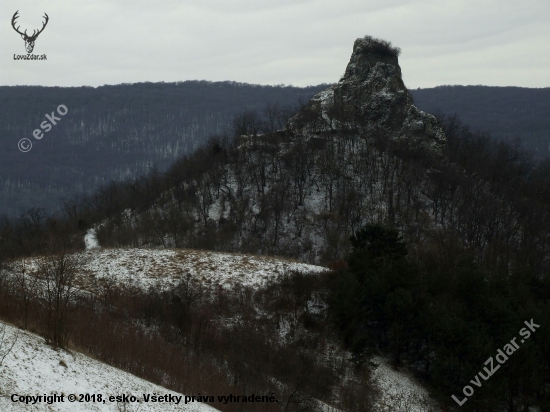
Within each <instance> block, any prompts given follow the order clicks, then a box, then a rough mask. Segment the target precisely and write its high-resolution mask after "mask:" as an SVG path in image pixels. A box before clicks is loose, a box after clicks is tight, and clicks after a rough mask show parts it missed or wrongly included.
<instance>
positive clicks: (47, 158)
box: [0, 81, 550, 215]
mask: <svg viewBox="0 0 550 412" xmlns="http://www.w3.org/2000/svg"><path fill="white" fill-rule="evenodd" d="M327 86H328V85H318V86H311V87H306V88H299V87H291V86H259V85H251V84H245V83H236V82H208V81H186V82H177V83H137V84H132V85H129V84H123V85H116V86H102V87H98V88H92V87H71V88H65V87H37V86H14V87H0V215H2V214H5V213H7V214H10V215H15V214H18V213H21V212H23V211H25V210H27V209H29V208H31V207H41V208H45V209H47V210H49V211H53V210H55V209H57V208H59V207H60V206H61V201H62V200H63V199H67V198H71V197H73V196H74V195H76V194H79V193H82V194H86V193H91V192H92V191H93V190H94V189H96V188H97V187H98V186H100V185H102V184H106V183H108V182H109V181H111V180H114V181H117V180H121V179H125V178H128V177H139V176H141V175H142V174H144V173H145V172H146V171H147V170H149V168H150V167H151V166H153V165H155V166H157V167H158V168H159V170H160V171H162V170H165V169H166V168H167V167H168V166H169V165H170V164H171V163H172V162H173V161H174V160H175V159H177V158H178V157H179V156H182V155H185V154H190V153H192V152H193V151H194V150H195V149H196V148H197V147H199V146H201V145H202V144H204V143H205V142H206V140H207V139H208V137H209V136H211V135H212V134H219V133H222V132H225V131H227V130H228V129H229V128H230V126H231V122H232V120H233V117H234V116H235V115H238V114H241V113H242V112H243V111H246V110H256V111H260V112H261V110H262V109H263V108H264V107H265V105H266V104H268V103H272V104H276V103H278V104H279V106H280V107H284V106H295V105H297V103H298V102H299V101H300V100H302V101H303V102H305V101H308V100H309V99H310V98H312V97H313V96H314V95H315V94H316V93H319V92H321V91H323V90H325V89H326V88H327ZM408 92H410V95H412V97H413V99H414V104H415V106H417V107H418V108H419V109H420V110H422V111H424V112H427V113H431V114H434V113H437V112H442V113H445V114H448V115H452V114H453V113H457V114H458V115H459V117H460V118H461V119H462V120H463V122H464V123H466V124H468V125H470V126H471V127H472V128H473V129H476V130H484V131H487V132H489V133H490V134H491V135H492V136H493V137H495V138H497V139H500V140H505V141H511V140H513V139H515V138H516V137H517V138H519V139H520V140H521V142H522V144H523V146H524V147H525V148H526V149H528V150H532V151H534V152H535V153H536V155H537V157H539V158H544V157H548V156H550V117H548V113H550V88H545V89H529V88H520V87H488V86H440V87H436V88H431V89H416V90H409V91H408ZM380 97H381V98H382V97H383V96H380ZM60 104H64V105H65V106H67V108H68V110H69V112H68V113H67V115H66V116H63V118H62V120H61V121H59V122H58V123H57V125H55V126H54V127H53V128H52V130H51V131H50V132H48V133H45V134H44V137H43V139H42V140H40V141H37V140H35V139H34V138H33V137H32V132H33V130H35V129H37V128H40V124H41V122H42V121H44V120H45V117H44V116H45V114H50V113H51V112H52V111H55V110H56V108H57V107H58V106H59V105H60ZM24 137H26V138H29V139H31V140H32V141H33V143H34V145H35V146H34V147H33V149H32V150H31V151H30V152H28V153H20V152H19V150H17V142H18V141H19V140H20V139H22V138H24Z"/></svg>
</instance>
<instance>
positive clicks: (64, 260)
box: [39, 252, 82, 348]
mask: <svg viewBox="0 0 550 412" xmlns="http://www.w3.org/2000/svg"><path fill="white" fill-rule="evenodd" d="M81 266H82V258H81V257H80V255H77V254H67V253H64V252H60V253H58V254H54V255H50V256H44V257H42V258H41V259H40V260H39V280H41V281H42V282H43V284H42V285H41V289H42V299H41V301H42V302H41V303H42V309H43V315H44V323H45V324H44V326H45V330H46V340H47V341H48V342H49V343H51V344H52V345H54V346H57V347H61V348H66V346H67V343H68V336H67V313H68V311H69V309H70V306H71V303H72V301H73V298H74V295H75V292H76V288H75V280H76V276H77V274H78V273H79V271H80V269H81Z"/></svg>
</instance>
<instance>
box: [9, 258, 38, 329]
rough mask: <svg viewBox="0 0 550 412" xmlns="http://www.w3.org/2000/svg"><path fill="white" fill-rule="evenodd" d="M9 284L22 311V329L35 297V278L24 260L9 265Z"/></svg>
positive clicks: (24, 327) (25, 326)
mask: <svg viewBox="0 0 550 412" xmlns="http://www.w3.org/2000/svg"><path fill="white" fill-rule="evenodd" d="M11 275H12V276H11V286H12V287H13V291H14V293H15V294H16V295H17V297H18V299H17V304H18V306H19V307H20V308H21V310H22V311H23V329H27V327H28V319H29V310H30V308H31V305H32V303H33V302H34V299H35V297H36V292H37V280H36V277H35V276H33V275H31V274H30V273H29V270H28V268H27V267H26V266H25V261H24V260H20V261H16V262H15V263H14V264H13V265H12V266H11Z"/></svg>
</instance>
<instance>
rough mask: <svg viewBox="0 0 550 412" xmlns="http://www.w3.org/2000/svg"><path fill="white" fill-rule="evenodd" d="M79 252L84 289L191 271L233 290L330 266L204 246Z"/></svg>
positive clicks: (164, 279)
mask: <svg viewBox="0 0 550 412" xmlns="http://www.w3.org/2000/svg"><path fill="white" fill-rule="evenodd" d="M80 255H81V257H82V261H83V267H82V269H83V270H82V275H81V276H80V278H79V280H78V285H79V288H81V289H89V288H91V287H92V282H93V281H94V280H97V279H102V280H106V281H109V282H110V283H113V284H118V285H125V286H134V287H139V288H142V289H144V290H146V289H148V288H156V289H166V288H168V287H170V286H173V285H175V284H177V282H178V281H179V280H180V279H186V278H187V276H188V275H189V277H190V280H191V281H193V282H197V283H200V284H201V285H202V286H204V287H206V288H208V289H217V288H219V287H222V288H224V289H231V288H233V287H235V286H237V285H241V286H246V287H253V288H258V287H261V286H264V285H265V284H266V283H267V282H268V281H269V280H272V279H276V278H277V277H279V276H282V275H283V274H285V273H287V272H290V271H294V270H298V271H302V272H314V273H321V272H323V271H326V270H328V269H326V268H324V267H321V266H314V265H308V264H305V263H299V262H294V261H291V260H287V259H276V258H272V257H269V256H256V255H243V254H232V253H218V252H209V251H203V250H200V251H199V250H186V249H96V248H94V249H89V250H86V251H85V252H83V253H81V254H80ZM25 265H26V267H27V270H28V272H29V273H32V272H33V271H34V270H37V269H38V265H37V262H36V260H34V259H26V260H25Z"/></svg>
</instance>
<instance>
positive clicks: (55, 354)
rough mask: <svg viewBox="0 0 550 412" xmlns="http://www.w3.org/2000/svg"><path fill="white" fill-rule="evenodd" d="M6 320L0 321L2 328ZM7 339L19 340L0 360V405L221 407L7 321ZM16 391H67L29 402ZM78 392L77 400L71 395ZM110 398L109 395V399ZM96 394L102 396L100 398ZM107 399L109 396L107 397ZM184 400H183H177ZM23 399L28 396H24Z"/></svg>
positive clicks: (10, 409) (13, 410) (8, 409)
mask: <svg viewBox="0 0 550 412" xmlns="http://www.w3.org/2000/svg"><path fill="white" fill-rule="evenodd" d="M3 328H4V324H3V323H2V322H0V330H3ZM5 328H6V331H5V336H2V337H3V338H4V339H5V340H6V341H11V340H13V339H17V340H16V343H15V346H14V347H13V349H12V351H11V352H10V354H9V355H8V356H7V357H6V359H5V360H4V362H3V364H2V365H1V366H0V409H1V410H2V411H3V412H17V411H52V410H55V411H57V412H65V411H67V412H69V411H71V412H72V411H121V410H124V411H128V412H130V411H151V412H156V411H189V412H191V411H194V412H214V411H216V409H214V408H212V407H210V406H208V405H206V404H203V403H202V402H189V403H188V404H187V405H186V404H185V395H182V394H179V393H175V392H172V391H168V390H166V389H165V388H162V387H160V386H158V385H154V384H152V383H150V382H147V381H145V380H143V379H139V378H137V377H135V376H133V375H131V374H129V373H126V372H123V371H121V370H120V369H116V368H113V367H111V366H108V365H106V364H104V363H101V362H98V361H97V360H94V359H91V358H89V357H86V356H84V355H82V354H80V353H78V352H75V351H70V352H66V351H60V350H55V349H54V348H52V347H51V346H49V345H47V344H46V343H45V342H44V339H43V338H41V337H39V336H37V335H34V334H32V333H29V332H26V331H21V330H18V329H16V328H14V327H12V326H9V325H5ZM12 394H18V395H22V396H27V395H32V396H38V395H42V396H44V394H47V395H48V396H50V395H52V394H58V395H61V394H64V395H65V396H64V398H63V402H56V403H52V404H48V403H47V402H46V401H40V402H36V403H35V404H32V400H31V403H30V404H25V403H21V402H17V403H14V402H12V400H11V395H12ZM70 394H74V395H77V398H76V399H77V401H76V402H70V401H69V400H68V399H67V397H68V396H69V395H70ZM80 394H82V395H86V394H90V395H91V394H96V395H98V394H102V395H103V396H102V400H101V401H97V402H85V401H83V402H78V399H79V398H80V396H79V395H80ZM153 394H157V395H159V396H163V395H172V396H173V397H174V399H175V401H174V402H172V403H170V404H169V405H167V404H165V403H153V402H145V399H146V398H144V396H143V395H151V396H153ZM122 395H127V396H131V395H133V396H135V397H136V398H137V399H139V402H137V401H136V402H133V403H126V404H124V403H122V402H117V401H116V398H115V401H114V402H111V401H109V397H111V396H114V397H116V396H122ZM105 398H106V399H105ZM84 399H85V398H84ZM96 399H97V398H96ZM104 401H105V402H104ZM178 401H179V404H176V402H178ZM23 402H24V401H23Z"/></svg>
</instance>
